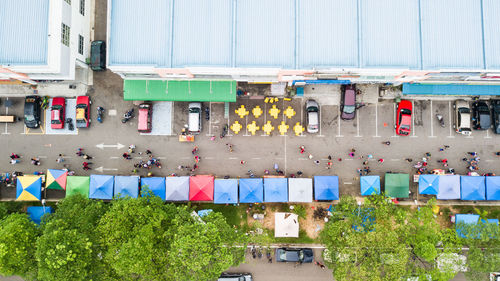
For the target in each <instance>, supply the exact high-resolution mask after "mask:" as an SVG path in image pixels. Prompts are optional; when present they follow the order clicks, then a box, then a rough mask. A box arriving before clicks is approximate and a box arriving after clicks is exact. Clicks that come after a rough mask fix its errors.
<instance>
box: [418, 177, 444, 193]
mask: <svg viewBox="0 0 500 281" xmlns="http://www.w3.org/2000/svg"><path fill="white" fill-rule="evenodd" d="M438 191H439V175H431V174H428V175H427V174H426V175H420V176H419V177H418V193H419V194H428V195H437V194H438Z"/></svg>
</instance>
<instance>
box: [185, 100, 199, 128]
mask: <svg viewBox="0 0 500 281" xmlns="http://www.w3.org/2000/svg"><path fill="white" fill-rule="evenodd" d="M188 131H189V133H191V134H199V133H200V132H201V102H191V103H189V116H188Z"/></svg>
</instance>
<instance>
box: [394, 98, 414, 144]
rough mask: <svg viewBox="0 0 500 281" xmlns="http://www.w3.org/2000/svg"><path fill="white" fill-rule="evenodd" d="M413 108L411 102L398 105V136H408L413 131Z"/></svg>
mask: <svg viewBox="0 0 500 281" xmlns="http://www.w3.org/2000/svg"><path fill="white" fill-rule="evenodd" d="M412 110H413V106H412V104H411V101H409V100H402V101H400V102H399V104H398V111H397V113H396V134H398V135H400V136H407V135H409V134H410V131H411V112H412Z"/></svg>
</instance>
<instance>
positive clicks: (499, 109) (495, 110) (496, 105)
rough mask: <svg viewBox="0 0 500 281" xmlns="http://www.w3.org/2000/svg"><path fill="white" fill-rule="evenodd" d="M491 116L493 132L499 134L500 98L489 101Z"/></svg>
mask: <svg viewBox="0 0 500 281" xmlns="http://www.w3.org/2000/svg"><path fill="white" fill-rule="evenodd" d="M491 116H492V119H493V132H495V134H500V100H492V101H491Z"/></svg>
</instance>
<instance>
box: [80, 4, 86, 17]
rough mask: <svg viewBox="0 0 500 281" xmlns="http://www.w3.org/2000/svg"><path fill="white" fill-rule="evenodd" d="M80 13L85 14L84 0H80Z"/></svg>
mask: <svg viewBox="0 0 500 281" xmlns="http://www.w3.org/2000/svg"><path fill="white" fill-rule="evenodd" d="M80 14H82V16H85V0H80Z"/></svg>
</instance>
